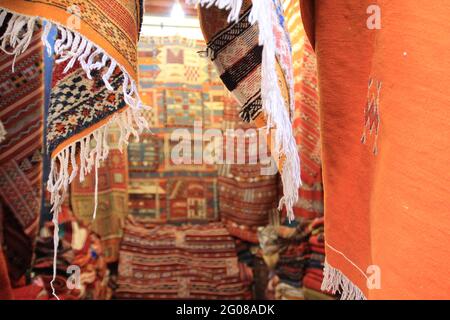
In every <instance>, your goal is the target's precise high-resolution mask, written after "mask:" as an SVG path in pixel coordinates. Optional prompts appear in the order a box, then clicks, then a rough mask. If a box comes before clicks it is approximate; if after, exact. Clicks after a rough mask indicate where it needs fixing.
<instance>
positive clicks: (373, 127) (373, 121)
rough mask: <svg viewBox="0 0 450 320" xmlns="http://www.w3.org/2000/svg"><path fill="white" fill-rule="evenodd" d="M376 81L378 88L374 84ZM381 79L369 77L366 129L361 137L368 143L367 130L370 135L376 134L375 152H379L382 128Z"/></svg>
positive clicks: (365, 115)
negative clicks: (379, 135)
mask: <svg viewBox="0 0 450 320" xmlns="http://www.w3.org/2000/svg"><path fill="white" fill-rule="evenodd" d="M374 82H376V88H375V85H374ZM381 86H382V82H381V81H374V79H373V78H370V79H369V86H368V91H367V105H366V108H365V109H364V131H363V135H362V137H361V143H362V144H366V142H367V131H369V135H374V141H373V154H374V155H377V154H378V146H377V141H378V133H379V130H380V109H379V107H380V92H381Z"/></svg>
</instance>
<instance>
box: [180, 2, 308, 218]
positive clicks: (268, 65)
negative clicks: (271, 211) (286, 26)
mask: <svg viewBox="0 0 450 320" xmlns="http://www.w3.org/2000/svg"><path fill="white" fill-rule="evenodd" d="M242 1H243V0H186V2H187V3H188V4H194V5H202V6H206V7H207V8H209V7H211V6H213V5H215V6H217V7H218V8H220V9H226V10H230V14H229V16H228V21H229V22H232V21H237V20H238V18H239V12H240V10H241V8H242ZM252 3H253V6H252V9H251V12H250V15H249V21H250V23H252V24H254V23H258V29H259V39H258V40H259V44H260V45H262V46H264V47H263V53H262V55H263V56H262V64H261V78H262V79H261V98H262V102H263V109H264V111H265V114H266V117H267V130H270V128H272V127H275V128H276V130H275V139H274V142H275V143H274V149H273V150H271V151H272V154H273V157H274V158H275V159H279V157H280V155H283V156H284V157H285V160H284V165H283V168H281V180H282V182H283V197H282V198H281V200H280V203H279V210H281V209H282V208H283V206H286V210H287V216H288V218H289V220H290V221H292V220H294V219H295V216H294V211H293V206H294V205H295V203H296V202H297V200H298V188H299V187H300V186H301V177H300V158H299V155H298V150H297V143H296V141H295V139H294V135H293V132H292V121H291V119H290V116H289V113H288V111H287V110H286V108H285V107H284V105H285V103H284V99H283V95H282V93H281V89H280V87H279V84H278V76H277V72H276V65H277V61H276V48H275V36H274V33H273V23H272V19H273V16H272V11H273V9H274V8H273V2H272V0H257V1H252ZM291 89H292V88H290V92H289V93H290V99H291V100H293V99H294V96H293V94H292V93H293V91H292V90H291ZM292 106H293V103H291V104H290V106H289V109H290V110H291V109H292Z"/></svg>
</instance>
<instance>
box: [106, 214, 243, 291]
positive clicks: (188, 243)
mask: <svg viewBox="0 0 450 320" xmlns="http://www.w3.org/2000/svg"><path fill="white" fill-rule="evenodd" d="M131 217H132V216H131ZM131 217H130V218H129V220H128V221H127V225H126V228H125V235H124V238H123V241H122V244H121V248H120V260H119V278H118V281H117V283H118V289H117V290H116V293H115V296H116V297H117V298H120V299H249V298H250V297H251V291H250V288H249V283H248V280H247V279H248V277H247V276H245V273H244V274H243V276H242V279H241V272H240V269H241V268H240V266H239V263H238V259H237V256H236V248H235V244H234V240H233V238H232V237H231V236H230V234H229V233H228V231H227V230H226V229H225V228H224V226H223V225H222V224H220V223H209V224H205V225H188V224H185V225H183V226H171V225H156V226H155V225H149V224H145V223H142V222H139V221H136V219H131Z"/></svg>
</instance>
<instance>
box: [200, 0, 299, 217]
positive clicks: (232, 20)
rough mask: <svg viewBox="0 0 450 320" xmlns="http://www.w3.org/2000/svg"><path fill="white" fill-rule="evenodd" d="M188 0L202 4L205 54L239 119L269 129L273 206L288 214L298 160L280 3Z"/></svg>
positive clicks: (287, 45)
mask: <svg viewBox="0 0 450 320" xmlns="http://www.w3.org/2000/svg"><path fill="white" fill-rule="evenodd" d="M194 2H196V3H200V4H201V5H202V6H200V7H199V19H200V26H201V28H202V32H203V35H204V37H205V39H206V41H207V43H208V50H207V53H208V56H209V58H210V59H211V62H212V63H213V64H214V66H215V68H216V69H217V70H218V72H219V74H220V78H221V80H222V81H223V83H224V85H225V86H226V87H227V89H228V90H229V91H230V92H232V94H233V96H234V97H235V98H236V99H237V100H238V101H239V104H240V106H241V112H240V115H241V118H242V120H243V121H247V122H248V121H253V122H254V123H255V125H256V126H257V127H258V128H266V129H267V128H269V130H267V135H268V137H267V138H268V145H269V147H270V150H271V153H272V155H273V158H274V160H275V162H276V164H277V167H278V169H279V170H280V173H281V180H282V182H283V194H282V197H281V199H280V204H279V205H280V207H283V206H284V205H285V206H286V209H287V213H288V215H289V216H290V218H293V214H294V213H293V205H294V204H295V202H296V201H297V199H298V187H299V185H300V167H299V166H300V164H299V158H298V151H297V146H296V143H295V139H294V136H293V134H292V122H291V121H292V117H293V113H294V85H293V84H294V82H293V66H292V49H291V44H290V39H289V34H288V32H287V29H286V24H285V18H284V15H283V9H282V6H281V3H280V1H278V0H275V1H272V0H270V1H269V0H267V1H266V0H261V1H258V2H252V1H250V0H244V1H243V0H240V1H225V2H216V1H212V0H207V1H194ZM228 10H229V11H228Z"/></svg>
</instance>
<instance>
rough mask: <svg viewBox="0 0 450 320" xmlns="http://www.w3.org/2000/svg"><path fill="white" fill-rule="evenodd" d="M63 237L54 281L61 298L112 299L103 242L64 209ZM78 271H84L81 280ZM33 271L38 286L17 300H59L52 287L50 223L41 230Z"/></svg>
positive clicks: (32, 286)
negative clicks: (77, 275)
mask: <svg viewBox="0 0 450 320" xmlns="http://www.w3.org/2000/svg"><path fill="white" fill-rule="evenodd" d="M59 235H60V242H59V246H58V257H57V263H56V268H57V275H56V279H55V281H54V287H55V292H56V295H57V296H58V298H59V299H62V300H82V299H94V300H99V299H100V300H101V299H109V298H110V297H111V290H110V289H109V288H108V278H109V271H108V269H107V266H106V263H105V259H104V257H103V253H102V246H101V242H100V238H99V237H98V236H97V235H95V234H93V233H92V232H90V231H89V229H87V228H84V227H82V226H81V225H79V224H78V222H76V221H75V219H74V218H73V217H72V215H71V213H70V211H69V209H68V208H67V207H64V206H63V211H62V213H61V214H60V217H59ZM78 268H79V269H78ZM77 270H79V271H80V273H79V274H80V277H79V280H78V279H76V274H77ZM33 271H34V273H35V275H36V276H35V281H34V283H33V284H32V285H30V286H29V288H28V289H27V290H25V289H23V290H21V291H20V292H16V298H17V299H38V298H39V299H45V298H47V299H53V298H55V297H54V296H52V289H51V287H50V281H51V280H52V273H53V224H52V223H50V222H49V223H47V224H46V225H45V226H44V227H43V228H42V229H41V234H40V236H39V237H38V239H37V244H36V261H35V264H34V269H33ZM70 284H71V285H70ZM40 287H41V288H44V289H45V292H43V290H39V288H40ZM30 294H32V295H33V294H35V296H30Z"/></svg>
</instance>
